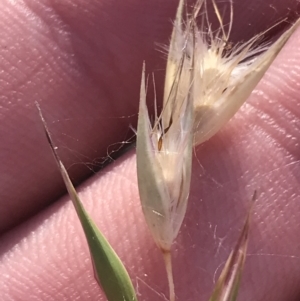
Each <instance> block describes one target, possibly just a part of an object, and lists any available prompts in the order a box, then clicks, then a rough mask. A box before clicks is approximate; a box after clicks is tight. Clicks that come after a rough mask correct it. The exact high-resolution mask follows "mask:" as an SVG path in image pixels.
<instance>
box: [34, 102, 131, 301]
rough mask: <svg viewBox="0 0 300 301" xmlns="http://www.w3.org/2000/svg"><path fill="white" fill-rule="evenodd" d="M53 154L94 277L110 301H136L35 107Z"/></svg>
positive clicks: (123, 268)
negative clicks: (87, 247)
mask: <svg viewBox="0 0 300 301" xmlns="http://www.w3.org/2000/svg"><path fill="white" fill-rule="evenodd" d="M36 106H37V108H38V111H39V114H40V118H41V120H42V122H43V125H44V129H45V133H46V137H47V140H48V142H49V145H50V147H51V150H52V153H53V155H54V157H55V160H56V163H57V164H58V167H59V170H60V173H61V175H62V178H63V180H64V183H65V185H66V188H67V190H68V193H69V196H70V198H71V200H72V202H73V205H74V207H75V210H76V213H77V215H78V218H79V220H80V223H81V225H82V228H83V231H84V234H85V237H86V240H87V243H88V245H89V249H90V253H91V258H92V261H93V267H94V274H95V278H96V279H97V281H98V283H99V285H100V286H101V287H102V289H103V291H104V293H105V295H106V297H107V300H108V301H137V297H136V294H135V291H134V288H133V285H132V283H131V280H130V277H129V275H128V273H127V271H126V269H125V267H124V265H123V264H122V262H121V260H120V259H119V257H118V255H117V254H116V253H115V251H114V250H113V248H112V247H111V246H110V244H109V243H108V241H107V240H106V238H105V237H104V236H103V234H102V233H101V232H100V231H99V229H98V228H97V226H96V225H95V223H94V222H93V220H92V219H91V218H90V216H89V214H88V213H87V212H86V210H85V209H84V207H83V205H82V203H81V201H80V199H79V197H78V195H77V193H76V190H75V188H74V186H73V184H72V182H71V180H70V178H69V175H68V172H67V171H66V169H65V167H64V165H63V163H62V162H61V160H60V159H59V157H58V154H57V152H56V147H55V146H54V144H53V142H52V139H51V136H50V132H49V130H48V128H47V124H46V121H45V119H44V117H43V115H42V112H41V109H40V107H39V105H38V104H36Z"/></svg>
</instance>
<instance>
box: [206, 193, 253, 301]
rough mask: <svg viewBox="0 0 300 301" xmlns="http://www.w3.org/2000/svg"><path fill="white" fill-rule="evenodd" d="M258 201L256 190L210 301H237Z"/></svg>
mask: <svg viewBox="0 0 300 301" xmlns="http://www.w3.org/2000/svg"><path fill="white" fill-rule="evenodd" d="M255 201H256V191H255V192H254V194H253V197H252V201H251V204H250V208H249V210H248V213H247V217H246V220H245V223H244V227H243V229H242V232H241V234H240V237H239V239H238V241H237V243H236V246H235V248H234V250H233V251H232V252H231V254H230V255H229V257H228V259H227V261H226V264H225V267H224V268H223V270H222V272H221V275H220V277H219V279H218V281H217V283H216V285H215V288H214V291H213V293H212V295H211V297H210V299H209V301H235V300H236V298H237V294H238V290H239V285H240V280H241V277H242V273H243V268H244V264H245V259H246V253H247V246H248V240H249V238H248V237H249V229H250V219H251V215H252V211H253V206H254V203H255Z"/></svg>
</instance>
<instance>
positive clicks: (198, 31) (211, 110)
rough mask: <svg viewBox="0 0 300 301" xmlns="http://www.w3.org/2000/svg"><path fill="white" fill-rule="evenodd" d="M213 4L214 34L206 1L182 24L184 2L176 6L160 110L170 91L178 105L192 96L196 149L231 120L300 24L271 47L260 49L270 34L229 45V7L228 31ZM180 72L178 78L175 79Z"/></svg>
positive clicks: (230, 27) (169, 95) (263, 33)
mask: <svg viewBox="0 0 300 301" xmlns="http://www.w3.org/2000/svg"><path fill="white" fill-rule="evenodd" d="M212 3H213V8H214V13H215V15H216V17H217V19H218V22H219V29H218V30H216V31H214V30H212V25H211V23H210V21H209V17H208V13H207V8H206V0H198V1H197V3H196V5H195V7H194V9H193V12H192V13H191V15H190V16H188V17H187V19H186V20H185V21H184V22H183V21H182V17H181V15H180V14H182V11H183V4H184V1H183V0H181V1H180V2H179V9H178V13H177V16H176V20H175V23H174V28H173V33H172V38H171V43H170V48H169V54H168V63H167V72H166V80H165V92H164V104H166V105H167V103H168V102H169V100H170V98H172V93H173V92H172V91H174V90H176V91H178V92H177V94H176V95H177V101H179V102H181V99H180V97H184V95H186V93H187V91H190V93H191V97H192V99H193V103H194V110H195V115H194V116H195V121H194V133H195V140H194V144H196V145H198V144H200V143H202V142H204V141H206V140H208V139H209V138H211V137H212V136H213V135H214V134H215V133H216V132H218V130H219V129H220V128H221V127H222V126H223V125H224V124H226V123H227V122H228V121H229V119H230V118H231V117H233V115H234V114H235V113H236V112H237V110H238V109H239V108H240V107H241V105H242V104H243V103H244V102H245V101H246V99H247V98H248V97H249V95H250V94H251V92H252V91H253V89H254V88H255V86H256V85H257V84H258V82H259V81H260V80H261V78H262V77H263V75H264V74H265V72H266V71H267V69H268V68H269V66H270V64H271V63H272V62H273V60H274V59H275V58H276V56H277V54H278V53H279V52H280V50H281V49H282V47H283V46H284V45H285V43H286V42H287V41H288V39H289V38H290V36H291V35H292V33H293V32H294V31H295V30H296V28H297V27H298V26H299V24H300V20H298V21H297V22H296V23H295V24H294V25H292V26H291V28H290V29H289V30H288V31H286V32H285V33H283V34H282V35H281V36H280V37H279V38H278V40H277V41H276V42H275V43H273V44H272V45H270V44H267V43H263V44H261V45H260V44H259V42H260V41H262V39H263V38H264V35H265V34H266V32H267V31H268V30H267V31H265V32H262V33H260V34H258V35H256V36H254V37H253V38H252V39H250V40H249V41H247V42H243V43H239V44H236V45H231V43H230V34H231V30H232V22H233V17H234V14H233V7H232V3H231V2H230V4H231V12H230V22H229V25H228V26H225V25H224V23H223V19H222V16H221V14H220V11H219V9H218V6H217V4H216V2H215V1H214V0H212ZM198 15H200V16H201V21H200V22H199V23H200V24H202V25H201V26H200V27H199V26H197V25H196V18H197V17H198ZM275 26H276V25H275ZM183 50H184V51H183ZM183 56H185V60H184V63H182V57H183ZM179 70H180V77H178V76H177V74H178V72H179ZM191 75H192V78H193V87H192V88H191V86H190V77H191Z"/></svg>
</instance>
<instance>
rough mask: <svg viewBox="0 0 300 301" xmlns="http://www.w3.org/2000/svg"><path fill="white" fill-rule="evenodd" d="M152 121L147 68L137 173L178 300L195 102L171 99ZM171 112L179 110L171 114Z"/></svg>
mask: <svg viewBox="0 0 300 301" xmlns="http://www.w3.org/2000/svg"><path fill="white" fill-rule="evenodd" d="M169 108H170V111H171V114H168V115H166V111H165V110H163V111H162V113H161V114H160V115H159V116H157V113H156V116H155V120H154V123H153V126H152V125H151V122H150V119H149V116H148V110H147V106H146V86H145V66H144V68H143V74H142V83H141V93H140V108H139V118H138V128H137V149H136V151H137V175H138V186H139V193H140V199H141V204H142V208H143V212H144V215H145V218H146V222H147V224H148V227H149V229H150V231H151V233H152V235H153V238H154V240H155V242H156V244H157V245H158V247H159V248H160V249H161V251H162V252H163V254H164V258H165V262H166V268H167V273H168V279H169V287H170V300H172V301H173V300H175V294H174V285H173V276H172V265H171V254H170V252H171V246H172V243H173V241H174V239H175V238H176V236H177V234H178V231H179V229H180V226H181V224H182V221H183V218H184V216H185V212H186V207H187V201H188V196H189V190H190V180H191V163H192V142H193V137H192V134H191V133H192V126H193V116H192V114H193V106H192V101H191V99H190V96H189V93H187V94H186V95H185V97H183V98H182V101H181V103H179V102H177V101H175V102H174V101H173V102H170V105H169ZM172 111H173V112H178V113H176V114H174V116H173V115H172Z"/></svg>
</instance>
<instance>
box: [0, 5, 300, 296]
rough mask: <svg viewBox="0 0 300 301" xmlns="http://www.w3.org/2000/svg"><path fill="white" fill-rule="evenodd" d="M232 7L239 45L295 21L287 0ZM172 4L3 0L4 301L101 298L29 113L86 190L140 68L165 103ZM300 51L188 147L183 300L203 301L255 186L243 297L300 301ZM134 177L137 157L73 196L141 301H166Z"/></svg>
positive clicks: (177, 249)
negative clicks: (289, 18)
mask: <svg viewBox="0 0 300 301" xmlns="http://www.w3.org/2000/svg"><path fill="white" fill-rule="evenodd" d="M236 2H237V3H236V5H235V6H234V7H235V24H239V25H236V32H233V40H240V39H245V40H246V39H247V38H250V37H251V36H253V35H254V34H255V33H258V32H260V31H262V30H264V29H266V28H268V26H270V25H271V24H273V23H274V22H275V21H278V19H280V18H282V17H284V16H285V15H286V14H287V13H288V12H289V11H291V12H296V10H297V3H296V2H295V1H292V0H285V1H283V0H282V1H281V0H275V1H273V2H272V6H269V5H267V4H262V3H261V1H259V0H253V1H248V2H247V10H245V2H244V1H236ZM87 3H88V4H87ZM264 3H265V2H264ZM176 4H177V1H173V0H168V1H160V0H152V1H147V2H144V1H138V0H135V1H127V2H126V1H113V0H101V1H99V0H98V1H96V0H95V1H80V0H73V1H71V0H70V1H68V0H64V1H61V0H57V1H54V0H53V1H46V0H44V1H43V0H42V1H30V0H28V1H25V2H22V1H16V2H12V1H1V3H0V12H1V18H0V31H1V35H0V36H1V44H0V46H1V47H0V65H1V68H0V70H1V73H0V82H1V95H0V120H1V122H0V137H1V152H0V166H1V173H0V186H1V187H0V192H1V198H0V231H1V238H0V239H1V244H0V291H1V300H4V301H9V300H47V301H48V300H59V301H60V300H64V301H66V300H105V297H104V296H103V293H102V292H101V290H100V289H99V287H98V285H97V283H96V281H95V280H94V278H93V272H92V268H91V262H90V259H89V253H88V249H87V246H86V242H85V238H84V235H83V232H82V230H81V227H80V224H79V222H78V220H77V217H76V215H75V211H74V209H73V207H72V204H71V203H70V201H69V198H68V197H67V196H65V197H62V198H60V196H61V195H63V194H64V193H65V190H64V187H63V184H62V181H61V179H60V175H59V173H58V170H57V167H56V165H55V162H54V160H53V157H52V155H51V152H50V149H49V146H48V145H47V141H46V139H45V137H44V133H43V129H42V126H41V123H40V121H39V117H38V114H37V111H36V108H35V106H34V101H38V102H39V103H40V106H41V108H42V110H43V113H44V115H45V118H46V120H47V122H48V126H49V129H50V130H51V133H52V137H53V138H54V140H55V143H56V145H57V146H59V154H60V156H61V159H62V160H63V162H64V163H65V164H66V166H67V168H68V170H69V171H70V173H71V176H72V179H73V181H74V183H75V184H79V183H81V182H82V180H83V179H85V178H86V177H88V176H89V175H90V174H91V172H90V170H89V168H87V163H89V162H95V161H97V162H98V161H101V158H103V157H106V155H107V148H108V146H110V145H112V144H113V143H118V142H120V141H122V140H124V139H125V138H126V137H127V136H128V133H129V130H128V128H129V124H133V125H135V124H136V119H137V111H138V99H139V85H140V77H141V66H142V61H143V60H145V61H146V63H147V68H148V70H147V72H148V73H150V72H152V71H155V78H156V82H157V84H156V85H157V90H158V91H157V93H158V95H161V93H162V89H163V85H162V83H163V68H164V63H165V58H164V55H161V54H160V53H159V52H157V51H156V48H157V46H156V44H154V43H159V44H167V43H168V38H169V36H170V32H171V27H172V24H171V22H170V20H171V19H172V18H173V17H174V14H175V10H176ZM273 6H274V7H273ZM248 23H252V26H248ZM242 25H243V26H242ZM244 27H246V29H245V28H244ZM299 48H300V31H299V30H298V31H297V32H296V33H295V34H294V36H293V37H292V38H291V39H290V41H289V42H288V43H287V45H286V46H285V47H284V49H283V51H282V52H281V53H280V55H279V56H278V58H277V59H276V60H275V62H274V63H273V65H272V67H271V68H270V70H269V71H268V72H267V74H266V75H265V77H264V78H263V80H262V81H261V83H260V84H259V85H258V87H257V89H256V90H255V91H254V92H253V94H252V95H251V97H250V98H249V100H248V101H247V104H245V105H244V106H243V107H242V109H241V110H240V111H239V113H238V114H237V115H236V116H235V117H234V118H233V119H232V120H231V121H230V122H229V123H228V125H226V127H225V128H224V129H223V130H222V131H221V132H220V133H218V134H217V135H216V136H215V137H213V138H212V139H211V140H210V141H208V142H206V143H205V144H203V145H202V146H200V147H197V149H196V150H195V160H194V168H193V176H192V179H193V180H192V187H191V194H190V203H189V208H188V212H187V216H186V219H185V222H184V225H183V227H182V231H181V233H180V235H179V237H178V239H177V242H176V244H175V245H174V254H173V261H174V275H175V286H176V294H177V297H178V300H199V298H200V300H207V299H208V297H209V293H210V292H211V290H212V287H213V283H214V281H215V277H216V275H215V274H217V275H218V273H219V272H220V268H221V267H222V264H223V263H224V261H225V260H226V258H227V256H228V255H229V252H230V250H231V248H232V247H233V245H234V243H235V241H236V239H237V237H238V234H239V229H241V226H242V223H243V220H244V217H245V215H246V211H247V208H248V205H249V199H250V198H251V196H252V194H253V191H254V190H256V189H257V190H258V193H259V196H258V200H257V204H256V207H255V210H254V211H255V212H254V216H253V220H252V227H251V228H252V229H251V235H250V245H249V250H248V256H247V262H246V267H245V273H244V277H243V281H242V287H241V291H240V297H241V300H245V301H251V300H256V301H257V300H273V301H277V300H278V301H279V300H286V301H296V300H299V297H300V290H299V285H298V283H299V281H300V244H299V226H300V225H299V224H300V222H299V221H300V210H299V209H300V205H299V192H300V189H299V180H298V179H299V176H300V164H299V163H298V161H299V141H300V140H299V139H300V131H299V123H298V122H299V117H300V109H299V95H300V86H299V84H298V83H299V82H300V72H299V70H300V63H299V62H300V52H299ZM82 163H83V164H82ZM135 168H136V167H135V153H134V150H131V151H129V152H128V153H126V154H124V155H123V156H121V157H120V158H118V159H117V160H115V161H114V162H113V163H112V164H110V165H109V166H107V167H106V168H105V169H103V170H101V171H100V172H99V173H97V174H96V175H93V176H92V177H90V178H89V179H88V180H87V181H85V182H84V183H83V184H81V185H80V187H79V188H78V191H79V192H80V197H81V199H82V201H83V202H84V204H85V206H86V209H87V210H88V211H89V212H90V213H91V215H92V217H93V218H94V220H95V222H96V223H97V224H98V225H99V227H100V229H101V230H102V232H103V233H104V234H105V235H106V237H107V238H108V240H109V241H110V243H111V244H112V246H113V247H114V248H115V250H116V252H117V253H118V254H119V256H120V257H121V259H122V260H123V261H124V263H125V265H126V267H127V268H128V271H129V273H130V275H131V277H132V279H133V283H134V285H135V287H136V288H137V291H138V293H139V294H140V300H165V298H164V295H167V292H168V289H167V281H166V277H165V272H164V266H163V261H162V258H161V254H160V253H159V251H158V250H157V248H156V247H155V245H154V243H153V241H152V239H151V236H150V234H149V232H148V230H147V228H146V225H145V222H144V218H143V216H142V213H141V209H140V205H139V197H138V189H137V181H136V170H135Z"/></svg>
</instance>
